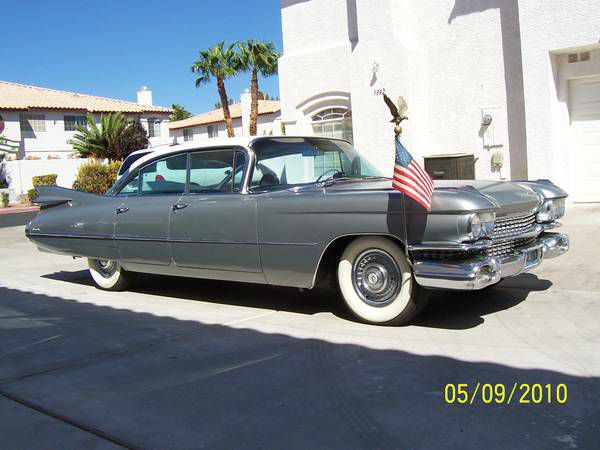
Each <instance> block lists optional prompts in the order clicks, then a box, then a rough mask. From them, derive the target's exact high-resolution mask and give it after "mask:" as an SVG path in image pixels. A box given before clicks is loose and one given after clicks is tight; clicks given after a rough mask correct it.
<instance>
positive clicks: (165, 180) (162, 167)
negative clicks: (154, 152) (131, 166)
mask: <svg viewBox="0 0 600 450" xmlns="http://www.w3.org/2000/svg"><path fill="white" fill-rule="evenodd" d="M140 176H141V191H142V195H151V194H182V193H183V192H184V191H185V182H186V176H187V154H185V153H182V154H180V155H175V156H170V157H168V158H163V159H159V160H158V161H154V162H152V163H150V164H148V165H147V166H145V167H144V168H143V169H142V170H140Z"/></svg>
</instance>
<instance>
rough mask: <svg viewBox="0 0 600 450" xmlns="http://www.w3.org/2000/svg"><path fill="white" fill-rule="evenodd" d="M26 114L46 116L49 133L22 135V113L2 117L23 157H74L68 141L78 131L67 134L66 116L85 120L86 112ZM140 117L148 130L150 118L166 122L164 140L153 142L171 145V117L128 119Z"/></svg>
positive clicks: (6, 131)
mask: <svg viewBox="0 0 600 450" xmlns="http://www.w3.org/2000/svg"><path fill="white" fill-rule="evenodd" d="M23 113H24V114H43V115H44V118H45V122H46V131H23V132H22V131H21V128H20V121H19V117H20V114H21V112H19V111H9V112H4V111H3V112H2V113H0V114H1V115H2V117H3V118H4V121H5V131H4V132H3V134H4V136H6V137H7V138H8V139H12V140H15V141H20V142H21V147H20V151H19V157H20V158H23V157H26V156H36V157H40V158H42V159H46V158H47V157H48V156H59V157H62V158H64V157H67V156H68V155H69V154H71V153H73V148H72V146H71V145H70V144H68V141H69V140H70V139H72V138H73V135H74V134H75V132H74V131H65V129H64V116H85V115H86V113H85V112H73V111H53V110H39V111H23ZM94 117H95V120H96V123H100V117H101V115H100V114H94ZM128 117H140V120H141V122H142V125H143V126H144V127H145V128H146V130H147V129H148V118H149V117H157V118H160V119H162V122H161V136H160V137H156V138H151V139H150V145H159V144H163V143H167V142H169V127H168V124H169V120H168V118H169V115H168V114H164V113H162V114H143V115H128Z"/></svg>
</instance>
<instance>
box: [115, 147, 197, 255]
mask: <svg viewBox="0 0 600 450" xmlns="http://www.w3.org/2000/svg"><path fill="white" fill-rule="evenodd" d="M186 176H187V154H186V153H181V154H177V155H172V156H168V157H164V158H161V159H158V160H155V161H152V162H150V163H149V164H146V165H145V166H144V167H142V168H141V169H140V170H139V171H138V173H137V174H136V175H134V176H133V178H132V179H131V181H130V182H129V183H127V185H125V187H124V188H123V189H122V190H121V192H120V193H119V195H121V196H122V198H123V200H122V202H121V204H120V205H119V207H118V208H117V209H116V220H115V222H116V225H115V242H116V247H117V249H118V251H119V255H120V258H121V260H123V261H125V262H131V263H142V264H157V265H169V264H170V262H171V257H170V245H169V241H168V238H169V220H170V218H171V211H172V208H173V205H175V204H177V203H178V200H179V198H180V197H181V195H182V194H183V192H184V191H185V183H186Z"/></svg>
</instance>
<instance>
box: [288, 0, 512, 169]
mask: <svg viewBox="0 0 600 450" xmlns="http://www.w3.org/2000/svg"><path fill="white" fill-rule="evenodd" d="M509 1H510V0H509ZM495 3H500V4H502V2H493V1H490V2H463V1H460V0H433V1H428V2H414V1H409V0H396V1H392V0H360V1H356V2H354V1H345V0H311V1H307V2H297V1H293V0H288V1H286V0H284V1H282V11H281V14H282V27H283V36H284V56H283V57H282V58H281V59H280V66H279V73H280V94H281V100H282V121H283V122H284V123H285V124H286V131H287V134H295V133H298V134H307V133H308V134H310V133H312V128H311V126H310V116H311V115H312V113H313V112H316V111H317V110H318V109H319V108H321V109H322V108H324V107H325V106H328V105H331V106H338V105H339V106H344V105H347V106H349V107H351V109H352V115H353V129H354V143H355V145H356V147H357V148H358V149H359V150H360V151H361V152H362V153H363V154H365V156H366V157H367V159H369V160H371V162H373V163H374V164H376V165H377V166H378V167H380V168H381V169H382V170H384V171H385V172H387V173H391V171H392V167H393V155H394V154H393V126H392V125H390V124H389V112H388V110H387V107H386V106H385V105H384V103H383V100H382V97H381V96H379V95H376V89H382V88H383V89H385V91H386V93H388V95H390V96H391V97H392V98H394V99H396V98H397V96H398V95H403V96H404V97H405V98H406V99H407V101H408V105H409V110H408V116H409V121H407V122H404V134H403V139H404V142H405V143H406V145H407V147H408V148H409V150H410V151H411V152H412V153H413V155H414V156H416V157H423V156H429V155H439V154H447V153H470V154H474V155H475V157H476V158H477V162H476V176H477V177H478V178H496V179H497V178H501V177H510V158H509V157H508V151H509V130H508V125H507V107H506V104H507V102H506V90H507V89H506V84H505V77H504V67H505V64H504V55H503V39H504V40H509V41H510V36H508V37H507V36H506V34H507V31H506V30H509V31H510V30H511V29H512V28H514V24H513V23H511V22H510V20H511V16H510V14H509V13H501V11H500V8H498V7H495V6H494V4H495ZM473 4H475V5H481V4H483V5H484V6H483V7H480V6H476V7H475V8H473V7H472V5H473ZM486 4H489V7H486V6H485V5H486ZM354 5H355V6H354ZM463 5H464V6H463ZM509 12H510V11H509ZM502 19H504V20H505V24H504V28H503V26H502V23H501V20H502ZM507 23H508V25H507ZM307 27H308V28H307ZM307 31H310V32H307ZM503 31H504V36H503ZM375 63H376V64H377V65H378V66H379V71H378V72H377V74H376V76H375V77H373V72H372V68H373V66H374V64H375ZM484 113H490V114H491V115H492V116H493V118H494V119H493V130H490V132H488V135H487V136H486V138H485V140H484V137H483V133H482V130H481V126H480V125H481V118H482V114H484ZM492 131H493V132H492ZM480 134H481V135H480ZM496 151H500V152H503V153H504V154H505V158H504V160H505V165H504V167H503V168H502V170H501V172H494V171H492V168H491V164H490V159H491V155H492V153H493V152H496Z"/></svg>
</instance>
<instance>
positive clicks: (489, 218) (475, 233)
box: [469, 212, 496, 239]
mask: <svg viewBox="0 0 600 450" xmlns="http://www.w3.org/2000/svg"><path fill="white" fill-rule="evenodd" d="M495 221H496V213H494V212H480V213H474V214H471V216H470V217H469V226H470V233H469V234H470V238H471V239H480V238H484V237H488V238H489V237H492V234H493V233H494V222H495Z"/></svg>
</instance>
